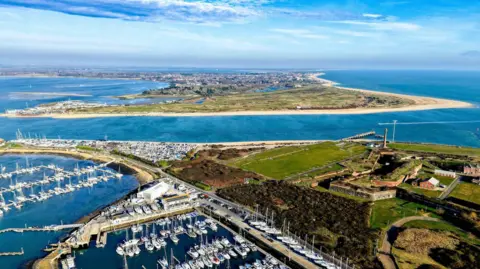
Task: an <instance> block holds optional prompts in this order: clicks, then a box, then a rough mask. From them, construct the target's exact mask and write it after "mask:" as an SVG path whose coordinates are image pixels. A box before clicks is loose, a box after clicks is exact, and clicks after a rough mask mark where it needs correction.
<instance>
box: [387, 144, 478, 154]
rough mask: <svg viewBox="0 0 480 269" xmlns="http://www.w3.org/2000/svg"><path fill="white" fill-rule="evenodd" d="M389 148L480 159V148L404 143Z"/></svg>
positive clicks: (390, 145)
mask: <svg viewBox="0 0 480 269" xmlns="http://www.w3.org/2000/svg"><path fill="white" fill-rule="evenodd" d="M388 147H389V148H392V149H399V150H407V151H418V152H431V153H443V154H452V155H468V156H475V157H480V148H463V147H455V146H445V145H433V144H432V145H423V144H402V143H395V144H389V145H388Z"/></svg>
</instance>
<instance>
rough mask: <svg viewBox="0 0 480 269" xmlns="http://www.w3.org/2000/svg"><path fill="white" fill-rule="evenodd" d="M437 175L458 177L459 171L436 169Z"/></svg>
mask: <svg viewBox="0 0 480 269" xmlns="http://www.w3.org/2000/svg"><path fill="white" fill-rule="evenodd" d="M434 173H435V175H439V176H443V177H451V178H456V177H457V173H455V172H450V171H445V170H441V169H435V172H434Z"/></svg>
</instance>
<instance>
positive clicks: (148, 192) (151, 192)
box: [137, 181, 172, 202]
mask: <svg viewBox="0 0 480 269" xmlns="http://www.w3.org/2000/svg"><path fill="white" fill-rule="evenodd" d="M171 187H172V186H171V185H170V184H168V183H165V182H163V181H162V182H160V183H157V184H155V185H153V186H152V187H150V188H148V189H145V190H143V191H141V192H139V193H138V194H137V197H138V198H143V199H145V200H146V201H148V202H153V201H154V200H155V199H158V198H161V197H163V196H164V195H165V194H166V193H167V192H168V191H169V190H170V188H171Z"/></svg>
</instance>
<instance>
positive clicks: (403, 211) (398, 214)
mask: <svg viewBox="0 0 480 269" xmlns="http://www.w3.org/2000/svg"><path fill="white" fill-rule="evenodd" d="M425 213H427V214H429V216H430V217H435V218H438V215H437V214H436V213H435V210H434V209H433V208H430V207H427V206H424V205H421V204H417V203H413V202H408V201H405V200H402V199H399V198H393V199H388V200H381V201H376V202H374V204H373V208H372V215H371V218H370V226H371V227H372V228H380V229H383V228H386V227H388V226H389V225H390V224H392V223H394V222H395V221H397V220H399V219H402V218H404V217H410V216H420V215H422V214H425Z"/></svg>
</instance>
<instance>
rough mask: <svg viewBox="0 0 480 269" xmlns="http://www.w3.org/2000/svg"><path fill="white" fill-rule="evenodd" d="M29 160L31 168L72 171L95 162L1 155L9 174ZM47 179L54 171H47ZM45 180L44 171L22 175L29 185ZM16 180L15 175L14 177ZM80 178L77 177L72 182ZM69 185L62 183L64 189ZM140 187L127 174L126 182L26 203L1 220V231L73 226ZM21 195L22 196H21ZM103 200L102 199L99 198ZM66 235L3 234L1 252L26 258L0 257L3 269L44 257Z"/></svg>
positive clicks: (2, 181)
mask: <svg viewBox="0 0 480 269" xmlns="http://www.w3.org/2000/svg"><path fill="white" fill-rule="evenodd" d="M26 158H28V163H29V164H30V165H34V166H37V165H41V164H43V165H48V164H56V165H57V166H58V167H61V168H64V169H65V170H69V171H72V170H73V169H74V167H75V166H76V165H77V164H78V166H79V167H80V168H82V167H86V166H91V165H93V164H94V163H93V162H91V161H84V160H77V159H73V158H67V157H59V156H50V155H3V156H0V164H1V165H3V167H6V171H7V172H9V171H13V170H15V167H16V164H17V163H18V165H19V166H20V167H26V162H27V160H26ZM46 173H47V176H50V175H51V172H49V171H47V172H46ZM42 177H43V171H41V172H36V173H34V174H31V175H30V174H27V175H22V176H18V177H17V178H16V180H17V181H18V182H29V181H33V180H39V179H42ZM13 180H15V176H14V178H13ZM76 182H77V179H76V178H75V177H74V179H72V183H73V184H75V183H76ZM66 183H67V182H64V183H62V186H64V184H66ZM9 184H10V181H9V180H8V179H0V188H8V185H9ZM54 186H55V184H52V186H47V185H45V186H44V191H47V190H48V189H52V188H53V187H54ZM137 186H138V182H137V180H136V179H135V177H134V176H130V175H125V176H123V178H122V179H120V180H116V179H112V180H110V181H108V182H103V181H102V182H100V183H98V184H96V185H95V186H93V187H91V188H82V189H79V190H75V191H73V192H71V193H68V194H63V195H58V196H53V197H52V198H50V199H48V200H45V201H43V202H37V203H26V204H25V205H24V206H23V207H22V209H20V210H17V209H15V208H12V209H11V210H10V211H8V212H6V213H5V214H4V216H3V217H0V230H1V229H5V228H21V227H25V225H26V226H45V225H51V224H60V223H61V222H63V223H64V224H67V223H73V222H75V221H76V220H78V219H80V218H81V217H83V216H84V215H87V214H89V213H91V212H92V211H94V210H95V209H98V208H100V207H102V206H104V205H106V204H109V203H111V202H113V201H115V200H116V199H119V198H121V197H122V196H123V195H125V194H127V193H128V192H130V191H131V190H133V189H135V188H136V187H137ZM39 188H40V187H35V188H34V192H35V193H38V192H39V191H40V189H39ZM30 191H31V190H30V189H24V190H23V194H24V195H26V196H28V195H29V194H30ZM17 195H18V193H17ZM3 196H4V198H5V199H6V200H7V202H8V201H10V200H11V199H12V194H11V193H6V194H4V195H3ZM99 198H100V199H99ZM65 233H66V232H30V233H3V234H0V252H10V251H20V249H21V248H22V247H23V249H24V251H25V255H24V256H11V257H0V268H2V269H7V268H8V269H13V268H21V267H22V266H23V265H24V263H25V262H27V261H29V260H32V259H34V258H36V257H40V256H42V255H44V253H43V252H42V249H43V248H45V247H46V246H47V245H48V244H49V243H55V242H58V239H59V237H60V236H62V235H63V234H65Z"/></svg>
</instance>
